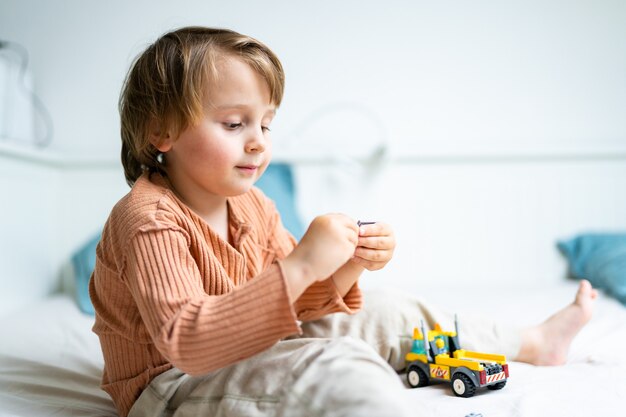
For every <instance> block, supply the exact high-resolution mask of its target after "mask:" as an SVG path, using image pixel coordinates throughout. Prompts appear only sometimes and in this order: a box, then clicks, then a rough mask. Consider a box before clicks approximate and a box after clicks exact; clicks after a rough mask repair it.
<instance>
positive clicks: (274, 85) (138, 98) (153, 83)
mask: <svg viewBox="0 0 626 417" xmlns="http://www.w3.org/2000/svg"><path fill="white" fill-rule="evenodd" d="M224 56H233V57H237V58H239V59H241V60H243V61H244V62H245V63H247V64H248V65H250V67H251V68H253V69H254V70H255V71H257V72H258V73H259V74H260V75H261V76H262V77H263V78H264V79H265V81H266V82H267V85H268V87H269V90H270V100H271V102H272V104H274V105H276V106H279V105H280V102H281V100H282V97H283V90H284V85H285V76H284V71H283V67H282V65H281V63H280V61H279V60H278V57H277V56H276V55H275V54H274V53H273V52H272V51H271V50H270V49H269V48H268V47H267V46H265V45H264V44H262V43H261V42H259V41H257V40H256V39H253V38H251V37H249V36H245V35H242V34H239V33H237V32H234V31H231V30H227V29H213V28H205V27H186V28H181V29H178V30H174V31H172V32H169V33H166V34H165V35H163V36H161V37H160V38H159V39H157V40H156V42H154V43H153V44H152V45H150V46H149V47H148V48H147V49H146V50H145V51H144V52H143V53H141V54H140V55H139V56H138V57H137V59H136V60H135V62H134V63H133V65H132V66H131V68H130V70H129V71H128V74H127V76H126V80H125V81H124V85H123V87H122V92H121V95H120V100H119V111H120V119H121V136H122V165H123V166H124V175H125V177H126V182H127V183H128V185H130V186H131V187H132V185H133V184H134V183H135V181H136V180H137V179H138V178H139V176H141V174H142V173H143V172H144V171H146V170H148V171H151V172H161V173H162V174H165V175H166V172H165V167H164V166H163V165H162V164H161V163H160V162H159V151H158V150H157V149H156V147H155V146H154V144H152V143H151V141H150V137H151V134H152V133H153V132H151V129H154V126H155V123H157V124H158V131H159V132H160V135H161V138H164V137H165V135H166V134H169V135H170V136H171V137H172V138H177V137H178V136H179V135H180V133H181V132H182V131H184V130H185V129H186V128H187V127H188V126H193V125H194V124H195V123H197V122H199V120H200V119H201V117H202V114H203V111H204V105H205V103H206V97H205V95H206V92H207V91H208V85H209V81H210V80H211V79H215V78H216V77H217V76H218V72H217V67H216V62H217V60H218V59H219V58H220V57H224Z"/></svg>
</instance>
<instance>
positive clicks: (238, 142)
mask: <svg viewBox="0 0 626 417" xmlns="http://www.w3.org/2000/svg"><path fill="white" fill-rule="evenodd" d="M206 96H207V99H206V104H205V111H204V116H203V118H202V119H201V121H200V122H199V123H198V124H197V125H195V126H190V127H188V128H187V129H186V130H184V131H183V132H182V133H181V135H180V136H179V138H178V139H177V140H173V141H166V142H165V143H164V144H163V145H164V146H165V148H167V151H166V154H165V158H166V162H167V172H168V177H169V178H170V181H171V182H172V184H173V185H174V187H175V188H176V191H177V192H178V193H179V194H181V195H182V197H183V198H184V199H185V200H187V201H193V200H198V199H200V198H204V197H211V196H220V197H227V196H234V195H239V194H242V193H245V192H246V191H248V190H249V189H250V188H251V187H252V185H253V184H254V182H255V181H256V180H257V179H258V178H259V177H260V176H261V174H262V173H263V172H264V171H265V168H266V167H267V165H268V164H269V162H270V158H271V140H270V134H269V125H270V123H271V122H272V119H273V117H274V114H275V111H276V106H275V105H274V104H272V103H271V102H270V90H269V87H268V85H267V83H266V82H265V80H264V79H263V78H262V77H261V76H260V75H259V74H258V73H257V72H256V71H254V70H253V69H252V68H251V67H250V66H249V65H248V64H246V63H244V62H243V61H241V60H239V59H237V58H226V59H224V60H223V61H222V62H221V63H220V65H218V77H217V80H215V81H212V82H210V83H209V92H208V94H206ZM159 149H160V150H161V151H164V149H162V148H161V147H159Z"/></svg>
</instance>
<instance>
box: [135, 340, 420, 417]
mask: <svg viewBox="0 0 626 417" xmlns="http://www.w3.org/2000/svg"><path fill="white" fill-rule="evenodd" d="M404 395H405V390H404V387H403V385H402V382H401V380H400V379H399V378H398V376H397V375H396V373H395V371H394V370H393V369H392V368H391V367H390V366H389V365H388V364H387V363H386V362H385V361H384V360H382V359H381V358H380V356H379V355H378V354H377V353H376V352H375V351H374V350H373V349H372V348H371V347H370V346H368V345H367V344H365V343H364V342H363V341H360V340H356V339H352V338H338V339H333V340H329V339H322V340H320V339H296V340H286V341H282V342H279V343H278V344H276V345H275V346H273V347H272V348H270V349H268V350H267V351H265V352H262V353H260V354H258V355H256V356H254V357H252V358H250V359H247V360H245V361H242V362H240V363H237V364H234V365H231V366H229V367H226V368H223V369H221V370H218V371H216V372H213V373H211V374H209V375H207V376H202V377H190V376H188V375H185V374H184V373H182V372H181V371H179V370H177V369H171V370H170V371H167V372H166V373H164V374H162V375H160V376H158V377H157V378H155V380H153V382H152V383H151V384H150V386H149V387H148V388H147V389H146V390H144V392H143V393H142V395H141V397H140V398H139V400H138V401H137V402H136V403H135V405H134V406H133V409H132V411H131V414H130V417H142V416H173V417H188V416H189V417H191V416H193V417H197V416H224V417H226V416H228V417H239V416H241V417H244V416H245V417H261V416H263V417H265V416H277V417H289V416H324V417H344V416H346V417H347V416H350V417H359V416H389V417H392V416H393V417H402V416H408V415H410V414H409V412H408V410H407V409H406V407H407V406H406V401H405V400H404Z"/></svg>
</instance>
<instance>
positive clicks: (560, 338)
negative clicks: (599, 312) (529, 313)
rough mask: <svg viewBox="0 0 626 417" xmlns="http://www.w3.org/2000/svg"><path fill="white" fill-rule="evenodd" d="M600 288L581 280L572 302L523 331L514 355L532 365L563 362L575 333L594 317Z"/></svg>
mask: <svg viewBox="0 0 626 417" xmlns="http://www.w3.org/2000/svg"><path fill="white" fill-rule="evenodd" d="M597 297H598V292H597V291H596V290H595V289H593V288H592V287H591V284H590V283H589V281H587V280H582V281H581V282H580V285H579V287H578V292H577V293H576V299H575V300H574V302H573V303H571V304H569V305H568V306H566V307H565V308H564V309H562V310H560V311H558V312H557V313H556V314H554V315H552V316H551V317H550V318H548V319H547V320H546V321H544V322H543V323H541V324H540V325H538V326H534V327H530V328H528V329H526V330H524V332H523V333H522V347H521V349H520V352H519V354H518V355H517V357H516V358H515V359H514V360H516V361H519V362H527V363H530V364H533V365H548V366H549V365H562V364H564V363H565V361H566V360H567V354H568V351H569V347H570V344H571V343H572V340H573V339H574V336H576V335H577V334H578V332H579V331H580V329H582V328H583V326H584V325H585V324H587V322H588V321H589V320H590V319H591V315H592V313H593V305H594V301H595V299H596V298H597Z"/></svg>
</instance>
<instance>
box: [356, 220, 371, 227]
mask: <svg viewBox="0 0 626 417" xmlns="http://www.w3.org/2000/svg"><path fill="white" fill-rule="evenodd" d="M365 224H376V222H362V221H361V220H359V221H357V222H356V225H357V226H359V227H361V226H363V225H365Z"/></svg>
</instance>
